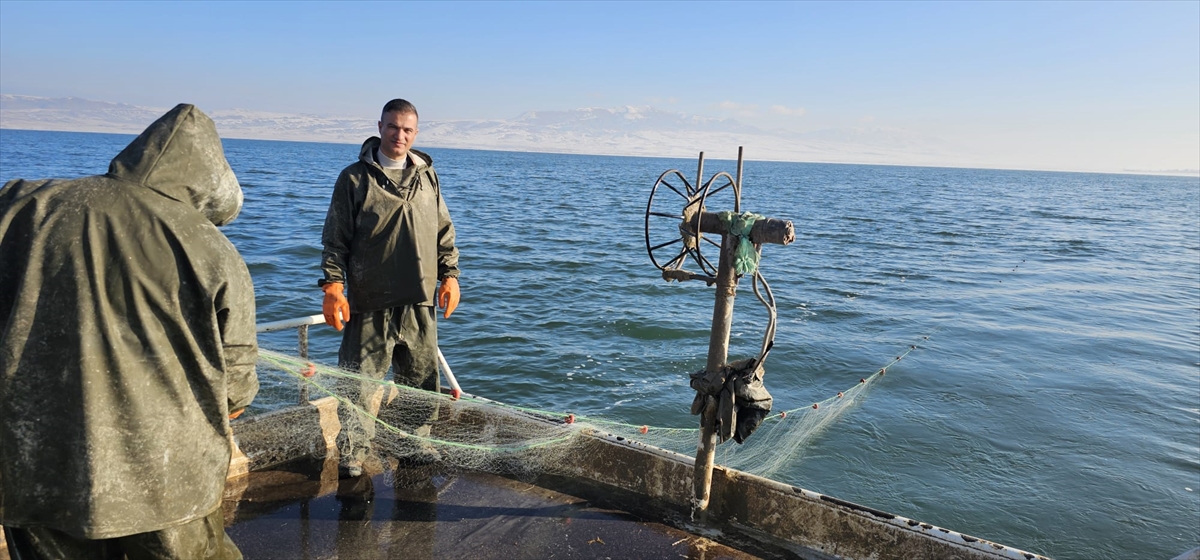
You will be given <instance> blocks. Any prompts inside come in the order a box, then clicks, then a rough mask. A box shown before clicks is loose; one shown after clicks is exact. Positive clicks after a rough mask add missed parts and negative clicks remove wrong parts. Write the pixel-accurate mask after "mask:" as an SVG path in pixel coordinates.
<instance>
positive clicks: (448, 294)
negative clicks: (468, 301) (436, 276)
mask: <svg viewBox="0 0 1200 560" xmlns="http://www.w3.org/2000/svg"><path fill="white" fill-rule="evenodd" d="M459 297H460V294H459V293H458V278H454V277H453V276H450V277H446V278H442V286H441V287H440V288H438V307H441V308H442V309H445V310H446V312H445V313H443V314H442V318H444V319H449V318H450V314H451V313H454V309H455V308H457V307H458V300H459Z"/></svg>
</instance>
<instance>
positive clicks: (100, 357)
mask: <svg viewBox="0 0 1200 560" xmlns="http://www.w3.org/2000/svg"><path fill="white" fill-rule="evenodd" d="M241 205H242V191H241V187H240V186H239V185H238V182H237V179H236V177H234V174H233V170H231V169H230V167H229V163H228V162H227V161H226V160H225V154H224V151H223V150H222V147H221V140H220V138H219V137H218V136H217V130H216V126H215V125H214V124H213V121H212V120H211V119H209V118H208V117H207V116H206V115H204V114H203V113H201V112H200V110H198V109H196V108H195V107H193V106H191V105H179V106H177V107H175V108H174V109H172V110H171V111H170V112H168V113H167V114H165V115H163V116H162V117H161V118H159V119H158V120H157V121H155V122H154V124H151V125H150V127H149V128H147V129H146V130H145V132H143V133H142V134H141V135H140V136H138V137H137V138H136V139H134V141H133V142H132V143H131V144H129V146H128V147H126V148H125V149H124V150H123V151H122V152H121V153H120V154H118V155H117V157H116V158H115V159H113V160H112V163H111V164H110V165H109V168H108V173H107V174H104V175H97V176H92V177H85V178H81V179H69V180H68V179H49V180H36V181H29V180H23V179H18V180H14V181H10V182H8V183H7V184H5V185H4V187H3V189H0V263H3V265H2V266H0V524H3V525H4V533H5V537H6V539H7V541H8V547H9V553H10V554H12V555H13V557H14V558H17V559H23V558H122V557H124V556H126V555H127V556H129V557H131V558H150V557H153V558H189V559H190V558H241V553H240V552H239V551H238V549H237V547H236V546H235V545H234V544H233V541H231V540H230V539H229V537H228V536H227V535H226V534H225V530H224V521H223V516H222V513H221V507H220V506H221V495H222V491H223V489H224V487H225V478H226V475H227V473H228V469H229V458H230V443H229V442H230V428H229V420H230V417H231V413H232V416H236V415H237V414H239V413H240V412H241V411H242V410H243V409H245V407H246V406H247V405H249V404H250V401H251V400H252V399H253V398H254V396H255V394H256V393H257V392H258V377H257V376H256V374H255V369H254V366H255V361H256V359H257V354H258V346H257V342H256V338H255V330H254V320H255V317H254V288H253V285H252V284H251V281H250V274H249V271H248V270H247V269H246V264H245V262H243V261H242V258H241V256H240V255H239V254H238V252H237V250H236V249H235V248H234V247H233V245H232V244H231V243H230V242H229V240H228V239H226V238H225V236H224V235H223V234H222V233H221V232H220V231H219V230H218V229H217V226H220V225H224V224H226V223H229V222H230V221H232V220H233V218H234V217H235V216H237V213H238V211H239V210H240V209H241Z"/></svg>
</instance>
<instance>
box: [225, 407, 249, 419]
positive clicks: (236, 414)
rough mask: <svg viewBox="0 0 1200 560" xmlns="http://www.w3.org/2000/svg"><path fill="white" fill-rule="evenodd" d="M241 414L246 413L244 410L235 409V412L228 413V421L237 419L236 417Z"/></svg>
mask: <svg viewBox="0 0 1200 560" xmlns="http://www.w3.org/2000/svg"><path fill="white" fill-rule="evenodd" d="M243 412H246V409H244V408H239V409H237V410H235V411H233V412H230V413H229V419H230V420H233V419H235V418H237V417H238V416H241V415H242V413H243Z"/></svg>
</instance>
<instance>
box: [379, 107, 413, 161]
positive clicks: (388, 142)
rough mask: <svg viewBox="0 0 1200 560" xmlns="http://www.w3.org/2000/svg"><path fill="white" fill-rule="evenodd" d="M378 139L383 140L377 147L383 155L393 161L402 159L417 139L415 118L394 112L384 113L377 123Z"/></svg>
mask: <svg viewBox="0 0 1200 560" xmlns="http://www.w3.org/2000/svg"><path fill="white" fill-rule="evenodd" d="M379 137H380V138H381V139H383V142H382V143H381V144H380V145H379V150H380V151H381V152H383V155H385V156H387V157H389V158H391V159H395V160H399V159H403V158H404V156H407V155H408V149H409V148H411V147H412V144H413V141H414V140H416V139H417V116H416V115H415V114H413V113H397V112H395V111H390V112H387V113H384V114H383V118H382V120H380V121H379Z"/></svg>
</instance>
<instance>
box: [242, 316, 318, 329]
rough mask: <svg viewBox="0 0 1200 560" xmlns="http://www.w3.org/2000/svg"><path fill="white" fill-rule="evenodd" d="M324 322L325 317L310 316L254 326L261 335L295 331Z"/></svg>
mask: <svg viewBox="0 0 1200 560" xmlns="http://www.w3.org/2000/svg"><path fill="white" fill-rule="evenodd" d="M324 322H325V316H324V315H309V316H308V317H297V318H295V319H284V320H282V321H272V322H270V323H259V324H257V325H255V326H254V330H256V331H258V332H260V333H263V332H271V331H281V330H283V329H294V328H297V327H299V326H301V325H319V324H321V323H324Z"/></svg>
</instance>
